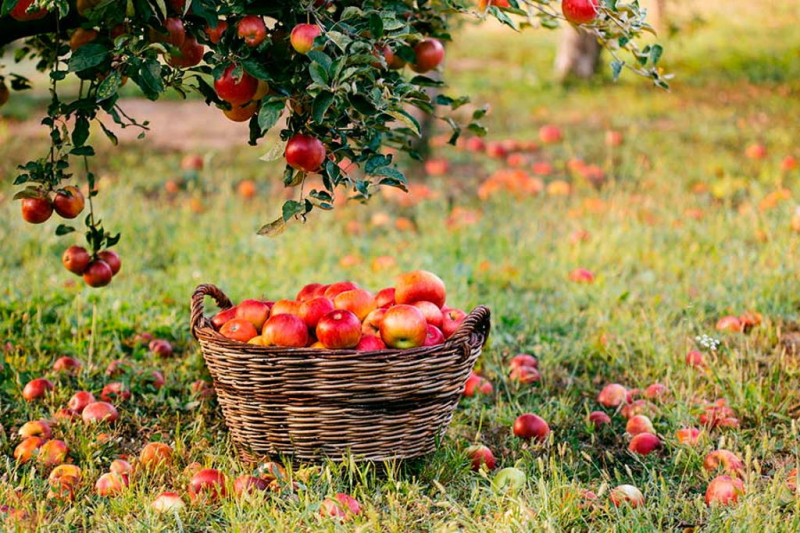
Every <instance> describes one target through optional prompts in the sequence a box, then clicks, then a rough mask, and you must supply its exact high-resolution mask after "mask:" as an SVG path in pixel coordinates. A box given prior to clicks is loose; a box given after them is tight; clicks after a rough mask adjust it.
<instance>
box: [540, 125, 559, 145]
mask: <svg viewBox="0 0 800 533" xmlns="http://www.w3.org/2000/svg"><path fill="white" fill-rule="evenodd" d="M539 139H540V140H541V141H542V143H544V144H556V143H560V142H561V141H562V140H563V139H564V135H563V134H562V133H561V128H559V127H558V126H554V125H552V124H546V125H544V126H542V127H541V128H539Z"/></svg>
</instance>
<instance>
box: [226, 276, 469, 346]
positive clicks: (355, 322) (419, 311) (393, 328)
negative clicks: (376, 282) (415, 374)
mask: <svg viewBox="0 0 800 533" xmlns="http://www.w3.org/2000/svg"><path fill="white" fill-rule="evenodd" d="M446 297H447V291H446V289H445V284H444V282H443V281H442V279H441V278H440V277H439V276H437V275H436V274H434V273H432V272H428V271H425V270H415V271H412V272H407V273H405V274H402V275H400V276H399V277H398V278H397V280H396V284H395V286H394V287H388V288H385V289H383V290H381V291H379V292H378V293H376V294H372V293H371V292H370V291H368V290H366V289H363V288H361V287H359V286H358V285H356V284H355V283H352V282H350V281H338V282H336V283H331V284H328V285H323V284H320V283H310V284H308V285H306V286H305V287H303V288H302V289H301V290H300V292H299V293H298V294H297V296H296V297H295V299H294V300H288V299H284V300H278V301H274V302H271V301H262V300H252V299H250V300H243V301H242V302H240V303H239V304H238V305H236V306H234V307H231V308H229V309H225V310H223V311H221V312H220V313H218V314H217V315H216V316H214V317H213V319H212V320H211V322H212V324H213V325H214V327H215V328H216V330H217V331H218V332H219V333H220V334H221V335H223V336H225V337H227V338H229V339H231V340H235V341H239V342H244V343H249V344H257V345H260V346H278V347H288V348H306V347H310V348H317V349H326V350H349V349H353V350H356V351H376V350H385V349H387V348H389V349H399V350H407V349H411V348H419V347H423V346H436V345H439V344H442V343H444V342H445V341H446V340H447V339H449V338H450V337H451V336H452V335H453V334H454V333H455V332H456V331H457V330H458V328H459V327H460V326H461V323H462V322H463V321H464V318H465V317H466V313H465V312H464V311H462V310H460V309H455V308H452V307H448V306H447V305H445V301H446Z"/></svg>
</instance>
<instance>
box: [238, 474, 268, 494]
mask: <svg viewBox="0 0 800 533" xmlns="http://www.w3.org/2000/svg"><path fill="white" fill-rule="evenodd" d="M268 487H269V483H268V482H267V481H266V480H264V479H261V478H260V477H255V476H249V475H244V476H239V477H237V478H236V480H235V481H234V482H233V492H234V494H236V496H238V497H242V496H245V495H247V494H254V493H255V492H256V491H259V490H267V488H268Z"/></svg>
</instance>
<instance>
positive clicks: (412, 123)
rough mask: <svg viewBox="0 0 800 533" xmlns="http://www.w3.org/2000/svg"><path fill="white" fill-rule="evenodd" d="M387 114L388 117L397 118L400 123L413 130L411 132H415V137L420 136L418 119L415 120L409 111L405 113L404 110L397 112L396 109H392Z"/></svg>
mask: <svg viewBox="0 0 800 533" xmlns="http://www.w3.org/2000/svg"><path fill="white" fill-rule="evenodd" d="M386 113H387V114H388V115H391V116H392V117H394V118H396V119H397V120H399V121H400V122H402V123H403V124H405V125H406V126H408V127H409V128H411V130H412V131H413V132H414V134H415V135H419V134H420V131H421V130H420V125H419V122H417V119H415V118H414V117H413V116H412V115H411V114H410V113H408V112H407V111H404V110H402V109H396V110H395V109H390V110H388V111H387V112H386Z"/></svg>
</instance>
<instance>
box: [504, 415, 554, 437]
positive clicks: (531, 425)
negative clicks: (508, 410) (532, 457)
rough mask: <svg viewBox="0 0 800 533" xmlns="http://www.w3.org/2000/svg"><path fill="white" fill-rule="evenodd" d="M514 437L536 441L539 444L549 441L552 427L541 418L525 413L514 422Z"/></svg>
mask: <svg viewBox="0 0 800 533" xmlns="http://www.w3.org/2000/svg"><path fill="white" fill-rule="evenodd" d="M513 429H514V435H516V436H517V437H519V438H521V439H536V440H538V441H539V442H544V441H545V440H547V436H548V435H550V426H548V425H547V422H545V421H544V419H543V418H542V417H540V416H537V415H534V414H532V413H525V414H522V415H520V416H518V417H517V419H516V420H515V421H514V428H513Z"/></svg>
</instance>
